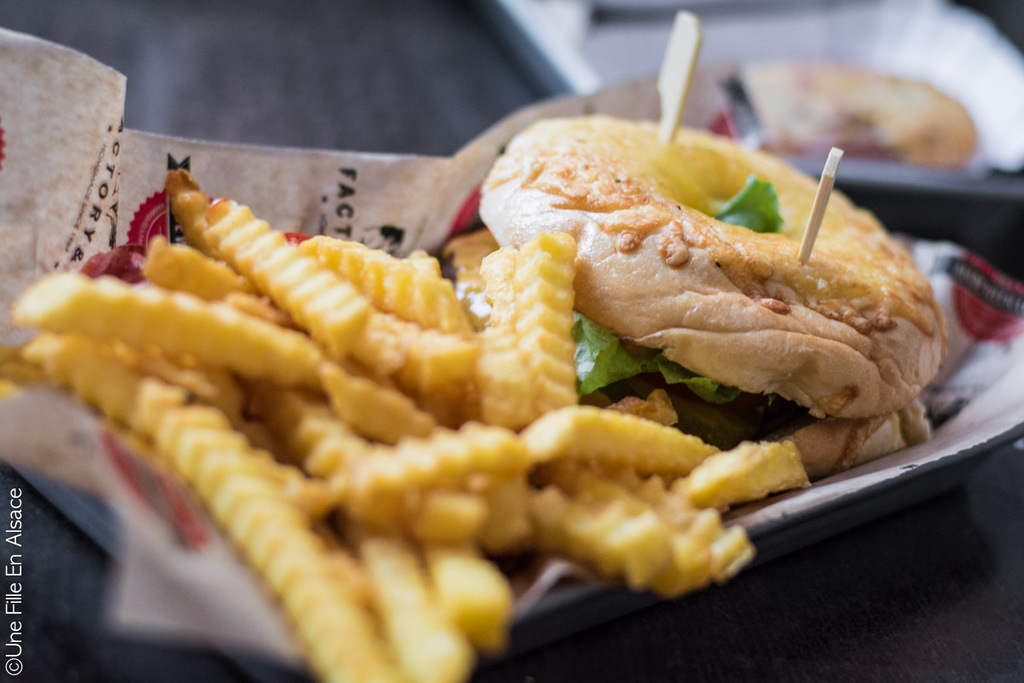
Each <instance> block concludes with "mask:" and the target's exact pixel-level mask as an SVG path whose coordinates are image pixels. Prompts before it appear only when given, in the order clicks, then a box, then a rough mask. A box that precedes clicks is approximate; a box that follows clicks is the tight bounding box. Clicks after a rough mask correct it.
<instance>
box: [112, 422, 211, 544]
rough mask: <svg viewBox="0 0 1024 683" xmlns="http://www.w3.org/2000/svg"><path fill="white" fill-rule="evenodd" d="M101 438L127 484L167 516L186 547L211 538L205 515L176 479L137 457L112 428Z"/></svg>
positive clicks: (163, 516)
mask: <svg viewBox="0 0 1024 683" xmlns="http://www.w3.org/2000/svg"><path fill="white" fill-rule="evenodd" d="M100 442H101V443H102V444H103V450H104V451H105V452H106V454H107V457H108V458H109V459H110V462H111V464H112V465H113V466H114V469H115V470H116V471H117V473H118V475H119V476H120V477H121V481H122V482H123V483H124V485H125V486H127V487H128V489H129V490H130V491H131V492H132V494H133V495H135V496H136V498H138V500H139V501H140V502H142V503H143V504H145V505H146V506H147V507H149V508H150V509H152V510H153V511H154V512H155V513H156V514H157V515H159V516H160V517H162V518H163V519H164V521H165V522H166V523H167V524H168V526H169V527H170V528H171V529H172V530H173V532H174V534H175V536H176V537H177V539H178V542H179V543H180V544H181V545H182V546H183V547H185V548H189V549H190V550H199V549H200V548H202V547H203V546H205V545H206V544H207V543H208V542H209V540H210V537H209V535H208V534H207V531H206V526H205V524H204V522H203V520H202V518H201V517H200V516H199V514H198V512H197V511H196V509H195V507H194V505H193V504H192V502H191V501H190V500H189V499H188V497H187V495H186V494H185V493H184V492H183V491H182V490H181V488H180V487H179V486H178V484H177V483H176V482H174V481H173V480H172V479H170V478H169V477H168V476H167V475H166V474H165V473H163V472H161V471H160V470H157V469H154V468H152V467H150V466H149V465H148V464H147V463H145V462H143V461H141V460H139V459H138V458H137V457H135V455H133V454H132V453H131V452H129V451H128V450H127V449H126V448H125V447H124V446H122V445H121V443H120V442H119V441H118V440H117V439H116V438H114V436H113V435H112V434H110V432H107V431H105V430H104V431H103V432H102V433H101V434H100Z"/></svg>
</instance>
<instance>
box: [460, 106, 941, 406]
mask: <svg viewBox="0 0 1024 683" xmlns="http://www.w3.org/2000/svg"><path fill="white" fill-rule="evenodd" d="M750 174H753V175H755V176H757V177H758V178H760V179H762V180H767V181H770V182H771V183H773V184H774V186H775V190H776V192H777V194H778V197H779V212H780V214H781V215H782V217H783V219H784V221H785V225H784V227H783V229H782V232H781V233H780V234H759V233H755V232H753V231H751V230H748V229H747V228H743V227H739V226H735V225H730V224H727V223H723V222H721V221H718V220H715V219H714V218H712V216H714V215H715V214H717V213H718V210H719V209H720V207H721V206H722V205H723V203H724V202H726V201H727V200H728V199H729V198H731V197H732V196H733V195H735V194H736V193H737V192H739V191H740V190H741V189H742V188H743V186H744V184H745V183H746V180H747V177H748V175H750ZM815 189H816V182H815V181H814V180H813V179H811V178H808V177H806V176H804V175H802V174H800V173H799V172H797V171H795V170H793V169H791V168H790V167H788V166H786V165H785V164H784V163H782V162H781V161H779V160H778V159H776V158H775V157H773V156H770V155H768V154H763V153H757V152H750V151H746V150H744V149H742V148H741V147H739V146H738V145H736V144H735V143H733V142H731V141H729V140H726V139H724V138H718V137H715V136H712V135H709V134H704V133H701V132H698V131H694V130H688V129H682V130H680V131H679V132H678V135H677V136H676V138H675V140H674V142H672V143H670V144H661V143H659V142H658V140H657V130H656V125H655V124H653V123H646V122H634V121H627V120H623V119H616V118H612V117H605V116H590V117H579V118H569V119H550V120H547V121H542V122H539V123H537V124H534V125H533V126H532V127H530V128H528V129H527V130H525V131H523V132H522V133H520V134H519V135H518V136H516V137H515V138H514V139H513V140H512V141H511V142H510V144H509V145H508V146H507V148H506V151H505V153H504V154H503V155H502V156H501V157H500V158H499V159H498V160H497V162H496V163H495V165H494V167H493V168H492V170H491V172H490V173H489V174H488V176H487V178H486V180H485V182H484V187H483V194H482V201H481V206H480V215H481V218H482V220H483V221H484V223H485V224H486V225H487V227H488V228H490V230H491V231H492V233H493V234H494V235H495V237H496V238H497V240H498V242H499V243H500V244H502V245H509V244H517V245H518V244H523V243H525V242H526V241H528V240H529V239H530V238H531V237H533V236H534V235H536V234H538V233H541V232H567V233H570V234H572V235H573V236H574V237H575V238H576V241H577V243H578V245H579V246H578V255H577V262H576V266H577V269H576V272H577V275H576V281H575V283H574V284H575V290H576V308H577V310H579V311H580V312H581V313H582V314H583V315H586V316H587V317H589V318H591V319H593V320H595V321H596V322H598V323H600V324H601V325H604V326H605V327H607V328H609V329H611V330H612V331H614V332H616V333H617V334H619V335H620V336H622V337H626V338H629V339H630V340H632V341H633V342H636V343H639V344H641V345H644V346H648V347H656V348H660V349H662V350H663V351H664V353H665V355H666V356H667V357H668V358H670V359H671V360H674V361H676V362H677V363H679V364H681V365H683V366H684V367H686V368H688V369H690V370H692V371H694V372H697V373H699V374H702V375H704V376H707V377H710V378H712V379H714V380H717V381H719V382H721V383H723V384H727V385H731V386H735V387H739V388H740V389H741V390H743V391H748V392H754V393H772V392H774V393H777V394H779V395H781V396H783V397H785V398H788V399H790V400H792V401H794V402H796V403H799V404H800V405H803V406H805V407H807V408H808V409H809V410H810V412H811V413H812V415H814V416H817V417H823V416H826V415H831V416H838V417H843V418H864V417H872V416H877V415H885V414H888V413H892V412H893V411H895V410H898V409H899V408H902V407H903V406H905V405H907V404H908V403H909V402H910V401H911V400H913V399H914V398H915V397H916V396H917V395H918V393H920V391H921V389H922V388H923V387H924V386H925V385H926V384H927V383H928V382H929V381H930V380H931V379H932V377H933V376H934V375H935V373H936V371H937V370H938V368H939V364H940V362H941V360H942V357H943V355H944V353H945V339H946V337H945V326H944V321H943V318H942V313H941V310H940V309H939V306H938V304H937V303H936V301H935V298H934V296H933V294H932V290H931V286H930V285H929V283H928V281H927V280H926V279H925V277H924V276H923V275H922V274H921V273H920V272H919V271H918V270H917V268H916V267H915V265H914V263H913V261H912V259H911V258H910V255H909V254H908V253H907V252H906V250H905V249H903V248H902V246H901V245H899V244H898V243H896V242H895V241H894V240H893V239H892V238H891V237H890V236H889V235H888V234H887V233H886V232H885V230H884V229H883V228H882V226H881V225H880V224H879V223H878V221H877V220H876V219H875V218H874V217H873V216H872V215H871V214H870V213H868V212H867V211H864V210H861V209H858V208H856V207H855V206H854V205H853V204H852V203H851V202H850V201H849V200H848V199H847V198H846V197H845V196H843V195H842V194H841V193H838V192H834V193H833V194H832V197H831V200H830V202H829V206H828V210H827V212H826V214H825V218H824V221H823V223H822V227H821V231H820V233H819V236H818V239H817V242H816V244H815V247H814V251H813V253H812V255H811V258H810V261H809V263H808V264H807V265H801V264H800V262H799V259H798V257H797V254H798V250H799V240H800V238H801V236H802V232H803V226H804V223H805V221H806V218H807V216H808V214H809V212H810V207H811V204H812V201H813V197H814V193H815Z"/></svg>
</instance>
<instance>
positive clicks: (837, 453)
mask: <svg viewBox="0 0 1024 683" xmlns="http://www.w3.org/2000/svg"><path fill="white" fill-rule="evenodd" d="M930 431H931V428H930V426H929V424H928V421H927V420H926V419H925V415H924V408H923V407H922V406H921V404H920V403H918V402H916V401H915V402H914V403H911V404H910V405H909V406H907V407H906V408H904V409H902V410H900V411H897V412H895V413H889V414H888V415H882V416H878V417H866V418H861V419H857V420H847V419H843V418H838V417H830V418H826V419H824V420H817V421H815V422H812V423H811V424H808V425H806V426H804V427H801V428H800V429H797V430H795V431H793V432H792V433H791V434H789V435H787V436H786V437H785V438H786V439H788V440H790V441H792V442H794V443H795V444H796V447H797V450H798V451H799V452H800V459H801V460H802V461H803V463H804V469H806V470H807V476H808V477H809V478H810V479H812V480H815V479H821V478H822V477H827V476H829V475H832V474H838V473H839V472H843V471H845V470H848V469H849V468H851V467H853V466H855V465H860V464H861V463H865V462H869V461H871V460H875V459H877V458H880V457H882V456H884V455H889V454H890V453H894V452H896V451H898V450H902V449H903V448H906V447H907V446H913V445H915V444H918V443H921V442H923V441H925V440H927V439H928V437H929V434H930Z"/></svg>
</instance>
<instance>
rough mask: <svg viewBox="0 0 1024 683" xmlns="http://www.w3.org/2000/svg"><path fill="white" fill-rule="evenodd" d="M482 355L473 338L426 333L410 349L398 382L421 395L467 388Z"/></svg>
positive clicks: (433, 332)
mask: <svg viewBox="0 0 1024 683" xmlns="http://www.w3.org/2000/svg"><path fill="white" fill-rule="evenodd" d="M479 353H480V348H479V345H478V344H477V342H476V340H475V339H474V338H469V337H459V336H456V335H451V334H443V333H439V332H437V331H435V330H426V331H425V332H424V333H423V334H421V335H419V336H418V338H416V339H415V341H414V342H413V343H412V344H410V345H409V347H408V354H407V355H406V359H405V365H404V366H403V367H402V369H401V370H400V371H399V373H398V374H397V376H396V378H395V379H396V381H398V382H399V383H400V384H402V385H403V386H405V387H407V388H408V390H409V391H413V392H416V393H417V394H420V395H422V394H429V393H432V392H435V391H440V390H442V389H444V388H445V387H447V386H450V385H452V384H459V385H462V384H466V383H467V382H469V381H470V380H471V379H472V377H473V369H474V367H475V365H476V359H477V356H478V355H479Z"/></svg>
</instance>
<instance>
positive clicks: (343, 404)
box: [320, 363, 437, 444]
mask: <svg viewBox="0 0 1024 683" xmlns="http://www.w3.org/2000/svg"><path fill="white" fill-rule="evenodd" d="M320 378H321V380H322V381H323V387H324V390H325V391H326V392H327V395H328V397H329V398H330V399H331V406H333V408H334V411H335V412H336V413H337V414H338V416H339V417H340V418H341V419H342V420H344V421H345V423H346V424H348V426H350V427H351V428H352V429H353V430H355V431H356V432H358V433H359V434H361V435H362V436H365V437H366V438H368V439H372V440H374V441H380V442H383V443H387V444H395V443H397V442H398V440H399V439H400V438H402V437H403V436H426V435H427V434H429V433H430V432H431V431H432V430H433V429H434V427H435V426H436V424H437V423H436V422H435V421H434V418H433V417H431V416H430V415H429V414H428V413H425V412H423V411H422V410H420V409H419V408H417V407H416V404H415V403H414V402H413V401H412V399H410V398H409V397H408V396H406V395H405V394H402V393H401V392H399V391H398V390H396V389H391V388H389V387H387V386H384V385H382V384H378V383H377V382H375V381H373V380H371V379H368V378H366V377H359V376H356V375H352V374H350V373H348V372H346V371H345V370H343V369H342V368H341V367H340V366H338V365H335V364H333V363H324V364H323V365H322V366H321V368H320Z"/></svg>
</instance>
